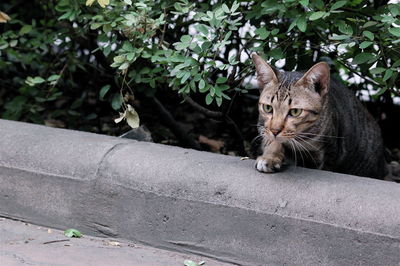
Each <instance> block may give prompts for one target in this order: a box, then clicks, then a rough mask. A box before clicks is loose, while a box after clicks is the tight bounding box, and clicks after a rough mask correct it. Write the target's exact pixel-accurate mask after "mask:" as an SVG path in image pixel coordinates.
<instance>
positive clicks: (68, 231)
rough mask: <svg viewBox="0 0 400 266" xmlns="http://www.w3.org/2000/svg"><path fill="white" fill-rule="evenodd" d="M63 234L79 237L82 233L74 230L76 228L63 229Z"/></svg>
mask: <svg viewBox="0 0 400 266" xmlns="http://www.w3.org/2000/svg"><path fill="white" fill-rule="evenodd" d="M64 235H65V236H66V237H77V238H80V237H82V233H81V232H79V231H78V230H76V229H72V228H71V229H67V230H65V231H64Z"/></svg>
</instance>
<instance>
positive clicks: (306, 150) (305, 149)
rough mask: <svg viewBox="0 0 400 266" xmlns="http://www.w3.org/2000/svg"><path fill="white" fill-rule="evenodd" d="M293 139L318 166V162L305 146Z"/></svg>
mask: <svg viewBox="0 0 400 266" xmlns="http://www.w3.org/2000/svg"><path fill="white" fill-rule="evenodd" d="M293 140H294V141H295V143H297V144H298V145H299V147H301V148H302V149H303V150H304V151H305V152H306V153H307V154H308V155H309V157H310V158H311V159H312V160H313V161H314V164H315V166H318V164H317V162H316V161H315V159H314V157H313V156H312V154H311V152H310V151H309V150H308V149H307V148H306V147H304V145H303V144H301V143H300V142H299V141H298V140H296V139H293ZM306 143H307V142H306Z"/></svg>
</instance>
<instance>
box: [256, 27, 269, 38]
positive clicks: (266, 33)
mask: <svg viewBox="0 0 400 266" xmlns="http://www.w3.org/2000/svg"><path fill="white" fill-rule="evenodd" d="M255 33H256V34H257V35H258V36H260V39H261V40H265V39H267V38H268V36H269V34H270V32H269V31H267V29H266V28H264V27H263V28H259V29H257V30H256V31H255Z"/></svg>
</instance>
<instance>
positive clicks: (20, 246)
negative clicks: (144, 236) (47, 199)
mask: <svg viewBox="0 0 400 266" xmlns="http://www.w3.org/2000/svg"><path fill="white" fill-rule="evenodd" d="M186 260H191V261H194V262H200V261H204V262H205V266H228V265H233V264H228V263H222V262H218V261H215V260H213V259H210V258H206V257H201V256H196V255H191V254H183V253H178V252H172V251H168V250H162V249H156V248H152V247H148V246H143V245H140V244H137V243H133V242H132V241H127V240H123V239H106V238H99V237H91V236H85V235H84V236H83V237H82V238H67V237H65V236H64V234H63V231H60V230H55V229H49V228H47V227H42V226H37V225H33V224H28V223H22V222H19V221H12V220H8V219H4V218H0V265H2V266H19V265H39V266H46V265H47V266H71V265H74V266H102V265H104V266H129V265H132V266H143V265H147V266H167V265H168V266H183V265H184V262H185V261H186Z"/></svg>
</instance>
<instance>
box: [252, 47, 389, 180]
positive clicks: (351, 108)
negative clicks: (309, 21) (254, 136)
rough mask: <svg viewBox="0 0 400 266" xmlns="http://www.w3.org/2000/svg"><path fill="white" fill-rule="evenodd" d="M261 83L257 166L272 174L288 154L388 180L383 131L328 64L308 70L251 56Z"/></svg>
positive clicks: (314, 164) (308, 162)
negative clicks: (283, 67)
mask: <svg viewBox="0 0 400 266" xmlns="http://www.w3.org/2000/svg"><path fill="white" fill-rule="evenodd" d="M252 58H253V62H254V64H255V66H256V72H257V79H258V84H259V87H260V91H261V94H260V99H259V103H258V106H259V123H258V131H259V133H260V136H261V137H262V140H263V141H262V150H263V153H262V155H261V156H259V157H258V158H257V161H256V165H255V167H256V168H257V170H258V171H260V172H266V173H272V172H275V171H278V170H280V169H281V167H282V162H283V160H284V159H285V157H286V156H289V157H291V158H293V159H295V161H296V163H297V164H300V165H302V166H306V167H311V168H317V169H324V170H329V171H334V172H340V173H346V174H352V175H358V176H367V177H374V178H383V177H384V176H385V175H386V172H387V169H386V163H385V159H384V146H383V143H382V138H381V133H380V129H379V127H378V125H377V123H376V122H375V121H374V119H373V117H372V116H371V115H370V114H369V113H368V112H367V110H366V109H365V108H364V107H363V105H362V104H361V102H359V100H358V99H357V98H356V97H355V95H354V94H353V93H352V92H351V91H350V90H349V89H347V88H346V87H344V86H343V85H342V84H340V83H339V82H337V81H335V80H334V79H331V78H330V74H329V67H328V64H326V63H324V62H320V63H317V64H315V65H314V66H313V67H311V68H310V69H309V70H308V71H307V72H305V73H304V72H284V71H277V70H276V69H274V68H273V67H271V66H270V65H268V64H267V63H266V62H265V61H264V60H263V59H262V58H261V57H260V56H258V55H257V54H253V55H252Z"/></svg>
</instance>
